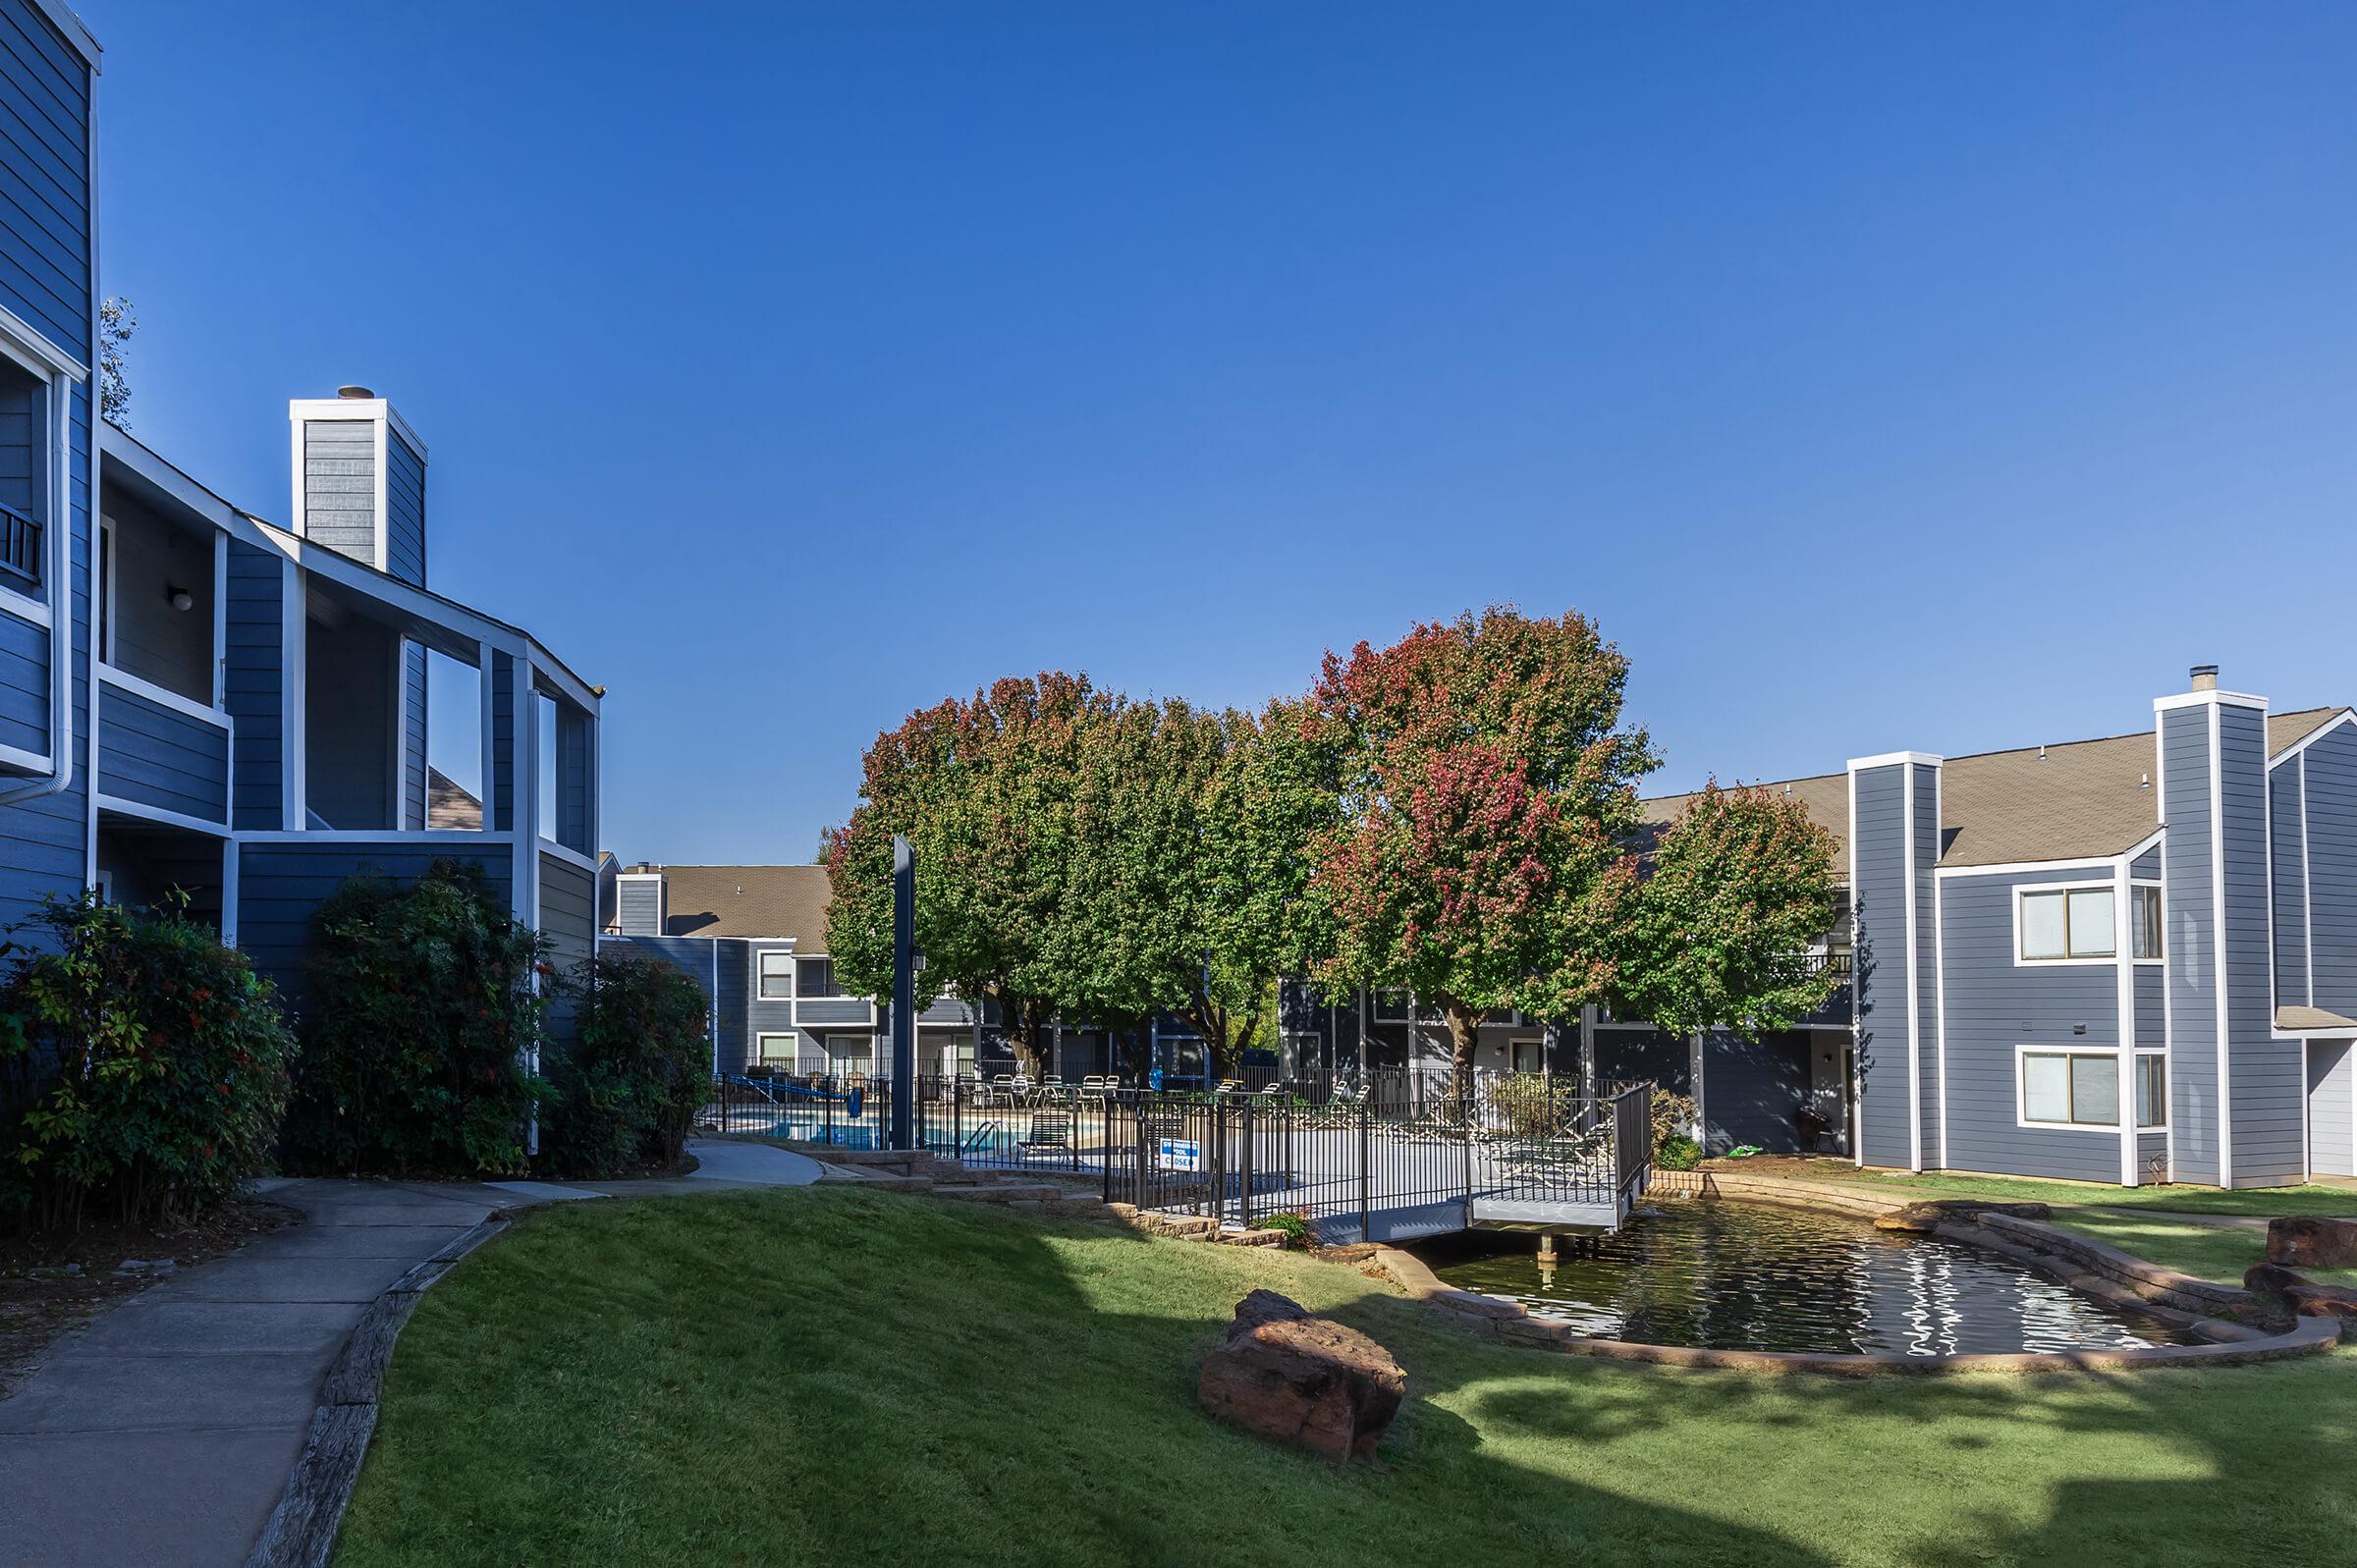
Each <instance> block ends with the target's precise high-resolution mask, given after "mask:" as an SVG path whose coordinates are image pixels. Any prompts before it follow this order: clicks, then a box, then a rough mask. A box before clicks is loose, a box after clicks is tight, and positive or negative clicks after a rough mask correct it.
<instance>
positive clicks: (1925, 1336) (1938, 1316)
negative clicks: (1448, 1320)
mask: <svg viewBox="0 0 2357 1568" xmlns="http://www.w3.org/2000/svg"><path fill="white" fill-rule="evenodd" d="M1584 1246H1585V1248H1586V1250H1574V1248H1573V1246H1572V1244H1571V1242H1570V1240H1569V1238H1564V1239H1563V1240H1562V1242H1561V1243H1559V1249H1558V1255H1557V1257H1556V1259H1555V1260H1554V1261H1553V1263H1552V1264H1550V1263H1547V1262H1545V1261H1543V1260H1542V1259H1541V1258H1539V1257H1538V1256H1537V1255H1536V1254H1537V1248H1538V1238H1537V1237H1536V1236H1533V1235H1530V1234H1526V1233H1516V1232H1504V1231H1489V1232H1471V1233H1467V1234H1464V1235H1459V1236H1453V1237H1449V1238H1445V1239H1438V1240H1435V1241H1432V1242H1428V1243H1425V1244H1423V1245H1420V1246H1418V1247H1417V1248H1416V1249H1415V1251H1416V1253H1417V1255H1418V1256H1420V1257H1421V1258H1422V1259H1423V1260H1424V1261H1425V1262H1426V1263H1427V1264H1429V1265H1430V1266H1431V1268H1432V1270H1433V1271H1434V1272H1435V1273H1436V1274H1437V1275H1439V1277H1440V1279H1441V1281H1442V1282H1443V1283H1445V1284H1448V1285H1452V1286H1454V1287H1455V1288H1457V1289H1459V1290H1471V1291H1478V1292H1480V1293H1482V1294H1484V1295H1493V1296H1503V1297H1507V1298H1508V1299H1511V1300H1513V1301H1517V1302H1520V1303H1521V1304H1522V1305H1523V1306H1524V1307H1525V1308H1526V1309H1527V1310H1528V1311H1529V1312H1530V1314H1531V1315H1532V1316H1533V1317H1535V1318H1539V1319H1543V1320H1546V1321H1548V1322H1553V1323H1561V1324H1564V1325H1569V1326H1571V1327H1573V1328H1575V1329H1576V1330H1577V1331H1579V1332H1580V1333H1583V1334H1587V1335H1591V1336H1594V1337H1596V1338H1601V1339H1620V1340H1630V1341H1637V1342H1641V1343H1645V1344H1656V1345H1684V1346H1693V1347H1697V1348H1701V1349H1710V1350H1765V1351H1798V1352H1817V1353H1830V1354H1857V1353H1871V1354H1882V1355H1901V1356H1927V1357H1928V1356H1949V1355H1964V1354H1975V1353H2009V1352H2016V1351H2024V1350H2028V1351H2069V1350H2091V1349H2140V1348H2145V1347H2151V1346H2159V1345H2191V1344H2201V1343H2204V1342H2205V1341H2204V1339H2203V1337H2202V1336H2201V1335H2200V1334H2198V1333H2195V1332H2193V1331H2192V1330H2191V1329H2187V1328H2178V1327H2174V1326H2172V1325H2167V1324H2164V1323H2161V1322H2159V1321H2157V1320H2154V1319H2150V1318H2146V1317H2143V1316H2140V1315H2137V1314H2132V1313H2129V1312H2126V1311H2122V1310H2121V1309H2118V1308H2115V1307H2112V1306H2110V1305H2109V1304H2108V1303H2106V1302H2102V1301H2098V1300H2096V1299H2095V1298H2094V1297H2092V1296H2088V1295H2084V1294H2082V1293H2080V1292H2078V1291H2075V1290H2072V1289H2070V1288H2069V1287H2068V1286H2066V1285H2063V1284H2061V1283H2059V1282H2057V1281H2056V1280H2055V1279H2053V1278H2050V1277H2049V1276H2047V1275H2045V1274H2043V1273H2041V1272H2039V1271H2036V1270H2034V1269H2031V1268H2029V1267H2027V1266H2025V1265H2021V1264H2016V1263H2013V1262H2011V1261H2010V1260H2008V1259H2006V1258H2003V1257H2000V1256H1998V1255H1997V1254H1995V1253H1990V1252H1985V1251H1982V1250H1980V1249H1977V1248H1974V1247H1971V1246H1968V1245H1965V1244H1963V1243H1960V1242H1954V1241H1949V1240H1946V1239H1944V1238H1941V1237H1935V1236H1926V1235H1909V1234H1901V1233H1894V1232H1889V1231H1881V1230H1877V1229H1875V1228H1874V1227H1873V1226H1872V1225H1871V1224H1869V1223H1867V1222H1865V1221H1864V1220H1861V1219H1857V1218H1853V1217H1849V1216H1846V1215H1839V1214H1833V1213H1825V1212H1817V1211H1810V1210H1803V1209H1793V1208H1786V1207H1784V1206H1781V1205H1778V1204H1766V1203H1747V1202H1741V1201H1733V1200H1724V1199H1699V1198H1665V1199H1654V1200H1651V1201H1649V1202H1647V1203H1646V1204H1645V1205H1643V1206H1642V1207H1640V1209H1639V1210H1638V1211H1637V1213H1636V1214H1634V1215H1633V1216H1632V1217H1630V1219H1629V1221H1628V1223H1627V1224H1626V1225H1625V1226H1624V1227H1623V1228H1622V1229H1621V1230H1620V1231H1619V1232H1618V1233H1617V1234H1616V1235H1612V1236H1608V1237H1604V1238H1601V1239H1599V1240H1597V1241H1595V1242H1593V1243H1588V1244H1584Z"/></svg>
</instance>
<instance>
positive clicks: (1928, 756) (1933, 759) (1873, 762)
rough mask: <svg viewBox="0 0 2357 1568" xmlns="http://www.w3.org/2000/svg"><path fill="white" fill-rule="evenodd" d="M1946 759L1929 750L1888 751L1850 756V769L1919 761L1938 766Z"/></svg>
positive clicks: (1926, 765)
mask: <svg viewBox="0 0 2357 1568" xmlns="http://www.w3.org/2000/svg"><path fill="white" fill-rule="evenodd" d="M1946 760H1947V759H1946V757H1942V756H1936V755H1934V754H1933V753H1931V752H1929V751H1886V752H1884V753H1883V754H1882V755H1881V756H1879V757H1852V758H1850V759H1849V767H1848V771H1849V772H1851V773H1856V772H1858V771H1859V770H1860V769H1864V768H1888V767H1890V766H1891V765H1892V764H1894V763H1917V764H1920V765H1922V766H1924V767H1928V768H1937V767H1939V766H1940V765H1941V764H1942V763H1944V762H1946Z"/></svg>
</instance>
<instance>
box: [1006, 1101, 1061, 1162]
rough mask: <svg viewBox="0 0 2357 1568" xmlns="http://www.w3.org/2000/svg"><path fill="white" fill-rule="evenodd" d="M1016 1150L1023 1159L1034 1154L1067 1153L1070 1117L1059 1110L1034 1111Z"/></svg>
mask: <svg viewBox="0 0 2357 1568" xmlns="http://www.w3.org/2000/svg"><path fill="white" fill-rule="evenodd" d="M1016 1147H1017V1151H1018V1152H1019V1153H1020V1155H1021V1157H1022V1158H1023V1159H1025V1160H1028V1159H1030V1158H1031V1157H1032V1156H1033V1155H1035V1154H1043V1153H1046V1154H1060V1155H1069V1154H1070V1153H1071V1152H1072V1118H1071V1117H1070V1116H1069V1115H1067V1114H1065V1113H1064V1112H1063V1111H1061V1110H1041V1111H1035V1112H1034V1113H1033V1114H1032V1117H1031V1126H1030V1129H1029V1130H1028V1131H1026V1132H1025V1133H1024V1134H1023V1136H1022V1139H1021V1141H1020V1143H1019V1144H1018V1145H1017V1146H1016Z"/></svg>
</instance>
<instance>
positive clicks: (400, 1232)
mask: <svg viewBox="0 0 2357 1568" xmlns="http://www.w3.org/2000/svg"><path fill="white" fill-rule="evenodd" d="M688 1148H689V1151H690V1152H691V1153H693V1154H694V1155H696V1157H697V1158H698V1159H699V1160H700V1161H701V1162H702V1164H701V1166H700V1168H698V1169H697V1170H696V1171H695V1172H694V1173H693V1174H692V1175H689V1176H685V1177H676V1178H670V1179H663V1180H652V1181H632V1182H604V1183H596V1184H586V1185H583V1184H575V1183H529V1182H514V1183H500V1184H497V1185H477V1184H466V1183H450V1184H443V1183H434V1182H414V1183H387V1182H360V1181H272V1182H265V1183H263V1184H262V1195H263V1196H265V1197H267V1198H269V1199H270V1200H271V1201H272V1202H274V1203H281V1204H285V1205H287V1206H288V1207H289V1208H292V1209H295V1210H298V1211H299V1212H301V1215H302V1223H301V1224H298V1225H290V1226H288V1227H287V1228H285V1229H283V1230H280V1231H277V1232H275V1233H273V1234H271V1235H268V1236H265V1237H263V1238H262V1239H260V1240H259V1241H256V1242H253V1243H251V1244H250V1245H248V1246H246V1247H242V1248H240V1249H239V1250H238V1251H237V1252H234V1253H232V1254H230V1255H229V1256H228V1257H225V1258H218V1259H215V1260H214V1261H212V1262H211V1263H207V1264H204V1265H201V1266H199V1267H197V1268H195V1269H192V1270H190V1271H187V1272H185V1273H182V1274H179V1275H176V1276H172V1277H169V1278H166V1279H164V1280H163V1281H162V1282H160V1283H158V1284H155V1285H153V1286H150V1287H149V1288H148V1289H146V1290H144V1291H142V1292H141V1293H139V1294H138V1295H137V1296H135V1297H132V1298H131V1299H129V1300H127V1301H125V1302H124V1303H123V1304H121V1305H120V1306H117V1307H115V1308H113V1309H112V1310H111V1311H109V1312H107V1313H105V1314H103V1315H102V1316H100V1317H99V1318H98V1319H97V1320H96V1321H95V1322H94V1323H92V1324H91V1325H89V1326H88V1327H87V1328H84V1329H83V1330H82V1331H81V1332H80V1333H79V1334H74V1335H71V1336H69V1337H67V1338H66V1339H63V1340H60V1341H59V1342H58V1343H57V1344H56V1345H54V1346H52V1347H51V1348H50V1350H49V1352H48V1354H47V1357H46V1359H45V1360H44V1361H43V1363H42V1365H41V1366H40V1367H39V1369H38V1370H37V1371H35V1372H34V1373H33V1374H32V1376H31V1377H29V1378H27V1379H26V1380H25V1382H24V1383H23V1385H22V1386H20V1387H19V1388H18V1390H17V1391H16V1393H15V1394H13V1395H11V1396H10V1397H9V1398H7V1399H5V1400H0V1478H5V1483H4V1484H0V1568H146V1565H149V1564H153V1565H156V1568H214V1565H218V1568H238V1565H240V1564H242V1563H244V1562H245V1560H246V1555H247V1551H248V1550H250V1549H251V1547H252V1544H253V1541H254V1540H255V1539H256V1538H257V1537H258V1536H259V1535H260V1534H261V1529H262V1525H263V1522H264V1521H265V1520H267V1519H268V1518H269V1516H270V1510H271V1509H272V1508H273V1507H275V1506H276V1505H277V1503H278V1497H279V1493H280V1491H281V1490H282V1489H283V1487H285V1485H286V1480H287V1472H288V1471H289V1469H290V1468H291V1467H292V1466H293V1465H294V1463H295V1459H296V1456H297V1455H298V1454H299V1453H300V1452H301V1448H302V1441H303V1435H304V1433H305V1432H306V1431H307V1430H308V1428H309V1426H310V1421H311V1413H312V1410H313V1409H314V1408H315V1406H316V1405H317V1402H318V1392H319V1384H320V1380H321V1379H323V1378H324V1377H325V1376H326V1375H327V1370H328V1368H329V1366H330V1365H331V1364H332V1363H333V1362H334V1361H335V1359H336V1357H337V1355H338V1354H339V1353H341V1352H342V1350H343V1348H344V1344H345V1341H346V1340H347V1339H349V1338H350V1337H351V1335H352V1330H353V1327H354V1325H356V1324H357V1323H358V1322H359V1319H360V1315H361V1313H362V1312H363V1311H365V1310H366V1309H367V1307H368V1304H369V1303H370V1302H372V1301H374V1300H375V1299H376V1297H377V1295H378V1294H379V1293H380V1292H381V1291H383V1290H384V1289H385V1287H387V1286H388V1285H390V1284H392V1283H393V1281H395V1280H396V1279H398V1278H400V1277H401V1276H402V1275H403V1274H404V1273H407V1272H408V1271H410V1270H411V1268H413V1267H415V1266H416V1265H417V1264H419V1263H421V1262H423V1261H424V1260H425V1259H427V1258H429V1257H431V1256H432V1255H433V1254H434V1253H436V1252H438V1251H439V1250H441V1249H442V1248H443V1247H444V1246H446V1245H448V1244H449V1243H450V1242H452V1241H455V1240H456V1239H458V1237H459V1236H460V1235H461V1234H463V1233H464V1232H465V1231H466V1229H467V1228H468V1227H470V1226H472V1225H474V1224H477V1223H479V1222H480V1221H481V1220H482V1219H484V1218H485V1217H488V1216H489V1215H490V1214H492V1213H493V1212H495V1211H497V1210H502V1209H508V1208H514V1207H518V1206H520V1205H524V1204H529V1203H533V1202H538V1201H544V1200H547V1199H553V1198H558V1197H567V1198H571V1197H596V1196H604V1195H607V1194H612V1195H616V1196H631V1197H636V1196H660V1195H664V1194H671V1193H697V1192H716V1191H727V1190H730V1189H732V1188H742V1187H769V1186H782V1187H791V1186H802V1185H806V1184H808V1183H810V1182H813V1181H816V1180H817V1179H818V1177H819V1174H820V1167H819V1165H818V1163H817V1162H815V1161H812V1160H809V1159H806V1158H804V1157H803V1156H801V1155H796V1154H793V1153H791V1152H789V1151H787V1150H783V1149H776V1148H771V1147H769V1146H767V1145H760V1144H736V1143H722V1142H704V1141H701V1140H698V1141H695V1142H691V1143H690V1144H689V1145H688ZM541 1187H546V1188H548V1189H549V1190H547V1191H545V1192H542V1191H538V1190H530V1189H538V1188H541ZM519 1189H526V1190H519Z"/></svg>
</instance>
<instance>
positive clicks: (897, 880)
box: [892, 834, 916, 1149]
mask: <svg viewBox="0 0 2357 1568" xmlns="http://www.w3.org/2000/svg"><path fill="white" fill-rule="evenodd" d="M915 1001H916V852H915V851H914V850H912V849H910V848H909V847H908V840H907V838H904V837H903V836H902V835H900V834H894V835H893V836H892V1146H893V1147H894V1148H895V1149H913V1148H915V1147H916V1007H915Z"/></svg>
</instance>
